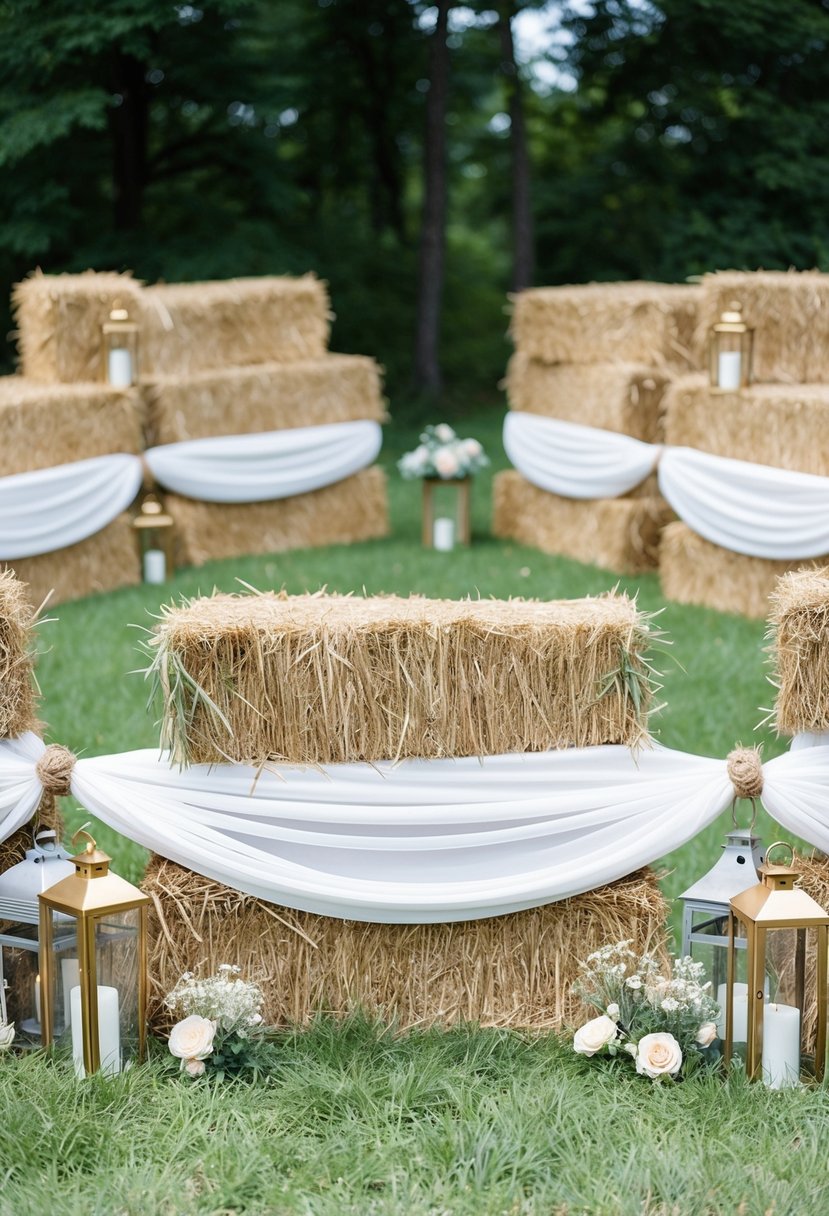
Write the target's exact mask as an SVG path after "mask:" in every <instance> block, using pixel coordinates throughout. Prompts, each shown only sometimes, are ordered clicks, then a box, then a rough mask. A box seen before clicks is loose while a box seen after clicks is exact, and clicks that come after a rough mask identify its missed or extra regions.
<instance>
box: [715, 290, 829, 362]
mask: <svg viewBox="0 0 829 1216" xmlns="http://www.w3.org/2000/svg"><path fill="white" fill-rule="evenodd" d="M735 300H736V301H738V302H739V304H740V306H741V309H742V313H743V319H744V321H745V322H746V324H747V325H750V326H751V327H752V328H753V329H754V331H755V333H754V378H755V380H760V381H766V382H769V383H772V384H778V383H779V384H808V383H809V382H810V381H815V382H819V383H825V382H827V381H829V275H827V274H820V273H819V272H818V271H816V270H807V271H796V270H787V271H756V272H754V273H750V272H742V271H735V270H728V271H718V272H717V273H716V274H707V275H705V276H704V277H703V279H702V286H701V298H700V307H699V327H698V330H697V334H696V339H695V346H696V350H697V352H698V361H699V366H701V367H703V366H705V364H706V360H707V349H708V338H709V334H710V331H711V326H712V325H714V324H715V323H716V322H717V321H718V320H719V319H720V316H721V314H722V313H723V312H724V311H725V310H726V309H727V308H728V307H729V306H730V304H731V303H732V301H735Z"/></svg>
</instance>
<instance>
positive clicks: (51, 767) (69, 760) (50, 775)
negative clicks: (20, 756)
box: [35, 743, 77, 798]
mask: <svg viewBox="0 0 829 1216" xmlns="http://www.w3.org/2000/svg"><path fill="white" fill-rule="evenodd" d="M76 759H77V757H76V756H75V755H74V753H73V752H70V750H69V748H68V747H61V745H60V743H50V744H49V746H48V747H47V748H46V751H45V752H44V753H43V755H42V756H41V757H40V759H39V760H38V762H37V764H36V765H35V772H36V773H37V777H38V780H39V781H40V784H41V785H42V786H43V788H44V790H45V791H46V793H47V794H53V795H57V796H58V797H61V798H66V797H68V795H69V794H70V793H71V790H70V782H71V780H72V769H73V768H74V767H75V761H76Z"/></svg>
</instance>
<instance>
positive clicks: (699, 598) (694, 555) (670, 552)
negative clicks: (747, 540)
mask: <svg viewBox="0 0 829 1216" xmlns="http://www.w3.org/2000/svg"><path fill="white" fill-rule="evenodd" d="M823 560H824V561H825V560H826V559H825V558H824V559H823ZM802 564H803V563H802V561H791V562H788V561H771V560H768V559H766V558H763V557H747V556H746V555H745V554H743V553H732V551H731V550H730V549H721V548H720V546H719V545H713V544H711V542H710V541H707V540H703V538H702V537H701V536H698V535H697V534H696V532H692V531H691V529H690V528H689V527H688V525H687V524H684V523H681V522H679V521H677V522H674V523H671V524H668V526H667V528H666V529H665V531H664V532H663V533H662V544H661V546H660V551H659V572H660V577H661V580H662V594H663V595H664V596H665V598H666V599H668V600H675V601H676V602H677V603H680V604H701V605H703V606H704V607H707V608H717V609H718V610H719V611H720V612H735V613H738V614H739V615H741V616H749V617H755V618H762V617H764V616H766V614H767V613H768V610H769V596H770V595H771V593H772V591H773V590H774V585H775V582H776V580H777V579H778V578H779V577H780V575H781V574H785V573H786V572H787V571H789V570H797V569H798V568H799V567H800V566H801V565H802Z"/></svg>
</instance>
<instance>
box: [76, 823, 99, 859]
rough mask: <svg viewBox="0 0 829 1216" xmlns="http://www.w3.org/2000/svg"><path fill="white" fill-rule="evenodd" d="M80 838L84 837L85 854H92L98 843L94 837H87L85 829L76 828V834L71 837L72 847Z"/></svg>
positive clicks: (87, 833)
mask: <svg viewBox="0 0 829 1216" xmlns="http://www.w3.org/2000/svg"><path fill="white" fill-rule="evenodd" d="M81 836H85V837H86V852H87V853H92V852H94V851H95V849H97V847H98V842H97V840H96V839H95V837H94V836H90V835H89V832H87V830H86V829H85V828H78V830H77V832H76V833H75V835H74V836H73V837H72V844H73V846H74V845H76V844H77V843H78V838H79V837H81Z"/></svg>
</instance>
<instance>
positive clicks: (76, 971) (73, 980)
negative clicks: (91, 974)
mask: <svg viewBox="0 0 829 1216" xmlns="http://www.w3.org/2000/svg"><path fill="white" fill-rule="evenodd" d="M60 971H61V979H62V981H63V1026H64V1029H66V1027H67V1026H68V1025H69V995H70V993H71V991H72V989H73V988H77V986H78V984H80V982H81V964H80V962H79V961H78V959H76V958H62V959H61V960H60ZM56 1029H57V1027H56Z"/></svg>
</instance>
